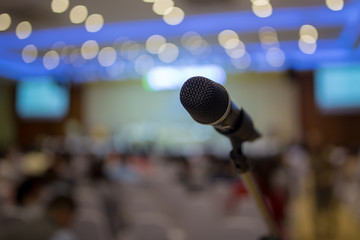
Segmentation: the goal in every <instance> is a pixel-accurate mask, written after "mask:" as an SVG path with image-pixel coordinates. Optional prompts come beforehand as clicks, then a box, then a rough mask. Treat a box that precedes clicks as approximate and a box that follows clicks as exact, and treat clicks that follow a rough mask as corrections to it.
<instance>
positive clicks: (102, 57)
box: [98, 47, 116, 67]
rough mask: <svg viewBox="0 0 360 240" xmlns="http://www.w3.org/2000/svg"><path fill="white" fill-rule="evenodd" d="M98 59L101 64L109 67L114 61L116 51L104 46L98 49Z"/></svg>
mask: <svg viewBox="0 0 360 240" xmlns="http://www.w3.org/2000/svg"><path fill="white" fill-rule="evenodd" d="M98 60H99V63H100V65H101V66H103V67H109V66H111V65H113V64H114V63H115V61H116V51H115V49H114V48H113V47H104V48H103V49H101V50H100V52H99V55H98Z"/></svg>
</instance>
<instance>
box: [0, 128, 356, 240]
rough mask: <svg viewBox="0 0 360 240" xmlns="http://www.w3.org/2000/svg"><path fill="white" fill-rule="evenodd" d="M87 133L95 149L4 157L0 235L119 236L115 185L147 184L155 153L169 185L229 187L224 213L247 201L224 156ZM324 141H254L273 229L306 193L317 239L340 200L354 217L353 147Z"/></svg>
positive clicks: (196, 190)
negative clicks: (169, 175)
mask: <svg viewBox="0 0 360 240" xmlns="http://www.w3.org/2000/svg"><path fill="white" fill-rule="evenodd" d="M94 139H95V141H96V142H95V143H94V144H95V145H94V144H91V143H89V141H90V140H89V139H86V138H81V137H78V138H77V144H76V145H71V144H69V141H61V140H60V141H59V139H51V138H44V141H43V142H42V143H41V145H40V147H41V148H31V149H28V150H20V148H19V147H15V146H13V147H10V148H8V149H7V151H5V152H4V153H3V154H2V155H1V158H0V203H1V205H0V225H1V228H0V240H17V239H21V240H24V239H27V240H32V239H34V240H42V239H44V240H83V239H84V240H85V239H86V240H88V239H89V234H88V232H87V230H84V229H89V227H88V226H97V227H98V229H102V230H99V231H102V232H101V233H97V234H91V236H92V238H91V239H96V240H97V239H105V240H111V239H117V236H119V232H121V231H124V228H126V227H127V226H128V222H129V221H128V219H126V217H127V216H126V214H125V213H124V209H123V206H122V204H123V200H122V198H121V197H122V192H121V191H122V186H124V185H127V184H134V185H137V184H138V185H142V184H143V183H145V182H146V181H148V180H150V179H151V178H152V177H153V175H152V174H153V173H154V168H155V167H156V165H155V164H154V162H153V161H154V157H153V156H155V157H156V158H159V159H157V160H156V163H157V164H164V165H167V164H172V165H173V166H174V167H175V169H176V171H175V174H174V178H176V179H177V181H176V184H177V185H180V186H182V187H183V189H185V190H186V192H187V194H188V193H192V194H191V195H197V194H201V193H203V192H206V191H208V190H210V189H211V186H213V185H214V184H216V183H217V182H222V183H224V184H225V185H227V186H228V189H229V190H228V194H227V196H226V197H225V198H224V201H223V202H222V205H221V206H220V205H219V206H218V207H219V208H222V212H223V214H224V216H227V215H229V214H230V215H231V214H232V212H236V209H237V208H238V207H239V206H241V204H242V200H243V199H249V197H250V198H251V196H249V194H248V192H247V190H246V186H245V185H244V183H243V182H242V181H241V179H240V178H239V176H238V174H237V173H236V172H235V171H234V169H233V168H232V166H231V164H230V163H229V161H228V160H227V156H217V155H216V156H215V155H209V154H196V155H191V154H189V155H181V154H180V155H177V156H174V155H171V154H163V155H161V154H159V153H156V154H153V153H152V152H151V148H149V149H146V151H144V149H142V150H141V149H140V150H139V149H137V151H136V148H134V152H130V151H129V152H119V151H116V150H114V149H113V147H112V144H111V141H109V140H108V139H107V142H104V141H99V138H94ZM323 140H324V139H322V138H321V134H319V133H318V132H316V131H314V132H310V134H309V135H308V137H307V138H306V139H305V141H304V143H293V144H288V145H285V144H283V143H282V144H278V141H277V142H276V144H272V143H271V140H270V139H269V138H267V139H266V141H267V144H265V145H264V144H258V147H261V151H257V150H256V144H255V145H254V146H253V147H252V148H249V149H248V150H249V151H248V153H250V154H249V162H250V164H251V166H252V171H253V172H254V175H255V177H256V179H257V182H258V184H259V187H260V189H261V190H262V192H263V195H264V197H265V199H266V201H267V202H268V204H269V207H270V209H271V211H272V214H273V216H274V219H275V220H276V222H277V223H278V224H279V226H280V227H281V228H282V229H284V228H286V227H287V226H288V223H289V221H292V219H291V217H292V216H291V213H290V212H289V205H290V204H291V203H292V202H294V201H296V199H298V198H299V197H301V196H303V195H304V194H306V195H307V196H311V197H312V200H313V206H314V208H313V210H314V211H313V215H312V216H309V218H310V219H312V221H313V222H314V225H315V229H316V236H317V239H331V236H336V234H337V233H336V231H337V229H336V227H335V226H334V225H336V223H337V221H338V220H337V217H338V215H337V211H336V209H338V207H339V205H340V204H341V205H344V206H346V207H348V208H349V209H351V211H352V212H353V213H354V214H356V216H357V217H358V219H359V220H360V204H359V200H360V191H359V190H358V189H359V187H360V164H359V163H360V161H359V151H358V147H354V146H351V147H346V146H328V145H326V144H325V143H324V141H323ZM266 146H269V151H266ZM275 146H276V147H275ZM160 158H161V160H160ZM163 160H165V161H163ZM119 196H120V197H119ZM90 213H91V214H90ZM99 222H101V224H100V223H99ZM89 224H90V225H89ZM100 225H101V226H100ZM85 226H86V227H85ZM103 226H106V227H103ZM94 229H95V227H94ZM94 229H92V230H94ZM84 231H85V233H84ZM105 232H106V233H105ZM101 236H102V237H101Z"/></svg>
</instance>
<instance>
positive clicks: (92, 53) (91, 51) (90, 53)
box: [81, 40, 99, 60]
mask: <svg viewBox="0 0 360 240" xmlns="http://www.w3.org/2000/svg"><path fill="white" fill-rule="evenodd" d="M98 51H99V44H98V43H97V42H96V41H95V40H88V41H86V42H84V43H83V45H82V46H81V55H82V56H83V58H84V59H86V60H89V59H93V58H95V57H96V55H97V54H98Z"/></svg>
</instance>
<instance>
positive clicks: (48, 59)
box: [43, 50, 60, 70]
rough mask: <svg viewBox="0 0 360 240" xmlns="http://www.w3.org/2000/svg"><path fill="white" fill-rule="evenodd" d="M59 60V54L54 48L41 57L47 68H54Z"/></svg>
mask: <svg viewBox="0 0 360 240" xmlns="http://www.w3.org/2000/svg"><path fill="white" fill-rule="evenodd" d="M59 62H60V57H59V54H58V53H57V52H56V51H55V50H50V51H48V52H47V53H45V55H44V58H43V63H44V67H45V68H46V69H47V70H52V69H55V68H56V67H57V66H58V65H59Z"/></svg>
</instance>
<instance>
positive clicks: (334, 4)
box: [325, 0, 344, 11]
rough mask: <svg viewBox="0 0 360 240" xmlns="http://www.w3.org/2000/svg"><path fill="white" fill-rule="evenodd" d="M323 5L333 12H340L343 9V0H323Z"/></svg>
mask: <svg viewBox="0 0 360 240" xmlns="http://www.w3.org/2000/svg"><path fill="white" fill-rule="evenodd" d="M325 3H326V6H327V7H328V8H329V9H331V10H333V11H340V10H342V9H343V8H344V0H325Z"/></svg>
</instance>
